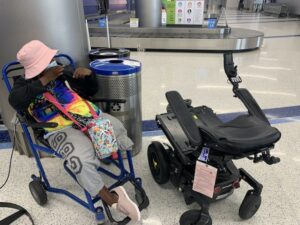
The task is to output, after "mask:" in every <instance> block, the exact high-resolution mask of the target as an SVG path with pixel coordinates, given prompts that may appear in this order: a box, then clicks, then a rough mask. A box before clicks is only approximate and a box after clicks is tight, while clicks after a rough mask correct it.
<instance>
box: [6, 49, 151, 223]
mask: <svg viewBox="0 0 300 225" xmlns="http://www.w3.org/2000/svg"><path fill="white" fill-rule="evenodd" d="M55 58H65V59H67V60H68V61H69V63H70V65H71V66H72V67H73V68H74V69H75V62H74V60H73V59H72V58H71V57H70V56H68V55H66V54H59V55H56V56H55ZM17 65H20V63H19V62H18V61H13V62H10V63H8V64H6V65H5V66H4V67H3V69H2V76H3V80H4V82H5V85H6V87H7V89H8V91H9V92H11V90H12V87H11V84H10V82H9V77H8V74H9V73H10V72H12V71H16V70H20V69H23V67H22V66H21V67H17V68H12V69H10V68H11V67H12V66H17ZM100 101H101V100H100ZM103 101H108V102H110V101H111V100H103ZM116 101H117V100H116ZM17 115H18V118H19V120H20V117H22V115H21V113H20V112H17ZM20 124H21V126H22V129H23V131H24V133H25V135H26V138H27V140H28V143H29V146H30V147H31V150H32V153H33V155H34V158H35V161H36V164H37V167H38V170H39V173H40V176H39V177H37V176H36V175H32V176H31V178H32V180H33V181H39V182H41V184H42V185H43V187H44V189H45V190H46V191H48V192H52V193H56V194H62V195H65V196H67V197H69V198H71V199H72V200H74V201H75V202H77V203H78V204H80V205H81V206H83V207H84V208H86V209H88V210H89V211H91V212H93V213H95V216H96V220H97V221H98V222H99V223H103V222H104V221H105V215H104V210H103V207H95V204H96V203H97V202H99V201H100V200H101V198H100V197H95V198H93V197H92V196H91V195H90V194H89V193H88V192H87V191H86V190H84V193H85V197H86V200H83V199H81V198H79V197H77V196H76V195H74V194H72V193H71V192H69V191H67V190H64V189H61V188H56V187H53V186H51V184H50V182H49V180H48V178H47V175H46V172H45V170H44V168H43V165H42V162H41V158H40V154H39V153H40V152H45V153H47V154H50V155H52V156H55V157H58V158H61V159H62V156H61V155H60V154H59V153H57V152H56V151H55V150H53V149H51V148H49V147H45V146H42V145H38V144H35V143H34V142H33V140H32V138H31V136H30V133H29V130H28V127H29V126H34V124H31V125H29V124H27V123H26V121H25V120H22V119H21V120H20ZM36 124H38V123H36ZM126 156H127V160H128V166H129V171H128V170H127V169H125V165H124V162H123V158H122V153H121V151H120V150H119V151H118V159H117V161H116V160H113V159H112V158H106V159H105V161H106V162H109V163H111V164H113V165H115V166H116V167H118V168H119V170H120V174H119V175H118V174H114V173H112V172H110V171H108V170H107V169H105V168H103V167H99V168H98V169H97V170H98V172H101V173H104V174H105V175H107V176H109V177H111V178H113V179H114V180H116V182H115V183H114V184H112V185H111V186H110V187H109V188H108V189H109V190H111V189H113V188H115V187H117V186H120V185H123V184H125V183H127V182H131V183H132V185H133V186H134V187H135V192H136V196H135V197H136V200H137V201H138V207H139V209H140V210H143V209H145V208H147V206H148V205H149V199H148V197H147V195H146V193H145V191H144V189H143V187H142V179H141V178H139V177H136V175H135V172H134V166H133V161H132V156H131V152H130V151H128V150H127V151H126ZM64 169H65V170H66V171H67V173H68V174H69V175H70V176H71V177H72V178H73V179H74V180H75V181H76V182H77V180H76V177H75V175H74V174H73V173H72V172H71V171H70V169H69V168H68V167H67V165H66V161H65V163H64ZM103 206H104V209H105V211H106V214H107V216H108V218H109V220H110V221H111V222H116V223H117V224H127V223H128V222H130V219H129V217H126V218H124V219H123V220H122V221H115V220H114V218H113V217H112V215H111V213H110V210H109V208H108V206H107V205H106V204H105V203H104V202H103Z"/></svg>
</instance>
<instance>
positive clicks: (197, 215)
mask: <svg viewBox="0 0 300 225" xmlns="http://www.w3.org/2000/svg"><path fill="white" fill-rule="evenodd" d="M205 216H206V218H201V210H197V209H192V210H189V211H186V212H185V213H183V214H182V216H181V217H180V221H179V224H180V225H212V220H211V217H210V216H209V215H205Z"/></svg>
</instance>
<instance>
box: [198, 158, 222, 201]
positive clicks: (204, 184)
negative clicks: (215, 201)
mask: <svg viewBox="0 0 300 225" xmlns="http://www.w3.org/2000/svg"><path fill="white" fill-rule="evenodd" d="M217 172H218V169H217V168H215V167H213V166H210V165H207V164H205V163H203V162H200V161H197V163H196V170H195V177H194V184H193V190H194V191H196V192H199V193H201V194H203V195H206V196H208V197H210V198H212V197H213V195H214V190H215V183H216V177H217Z"/></svg>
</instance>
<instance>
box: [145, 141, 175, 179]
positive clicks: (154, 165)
mask: <svg viewBox="0 0 300 225" xmlns="http://www.w3.org/2000/svg"><path fill="white" fill-rule="evenodd" d="M148 163H149V167H150V171H151V174H152V176H153V178H154V180H155V181H156V183H158V184H165V183H167V182H168V181H169V179H170V165H169V160H168V155H167V152H166V150H165V148H164V146H163V145H162V144H161V143H160V142H157V141H154V142H152V143H151V144H150V145H149V146H148Z"/></svg>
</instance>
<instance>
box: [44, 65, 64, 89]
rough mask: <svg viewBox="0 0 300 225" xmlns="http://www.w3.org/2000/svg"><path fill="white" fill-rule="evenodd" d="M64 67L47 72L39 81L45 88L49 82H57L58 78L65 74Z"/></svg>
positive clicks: (57, 67)
mask: <svg viewBox="0 0 300 225" xmlns="http://www.w3.org/2000/svg"><path fill="white" fill-rule="evenodd" d="M63 71H64V67H63V66H56V67H53V68H50V69H47V70H45V71H44V72H43V73H42V77H41V78H40V79H39V80H40V81H41V82H42V84H43V86H46V85H47V84H48V83H49V82H51V81H53V80H56V78H57V77H59V76H60V75H62V74H63Z"/></svg>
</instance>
